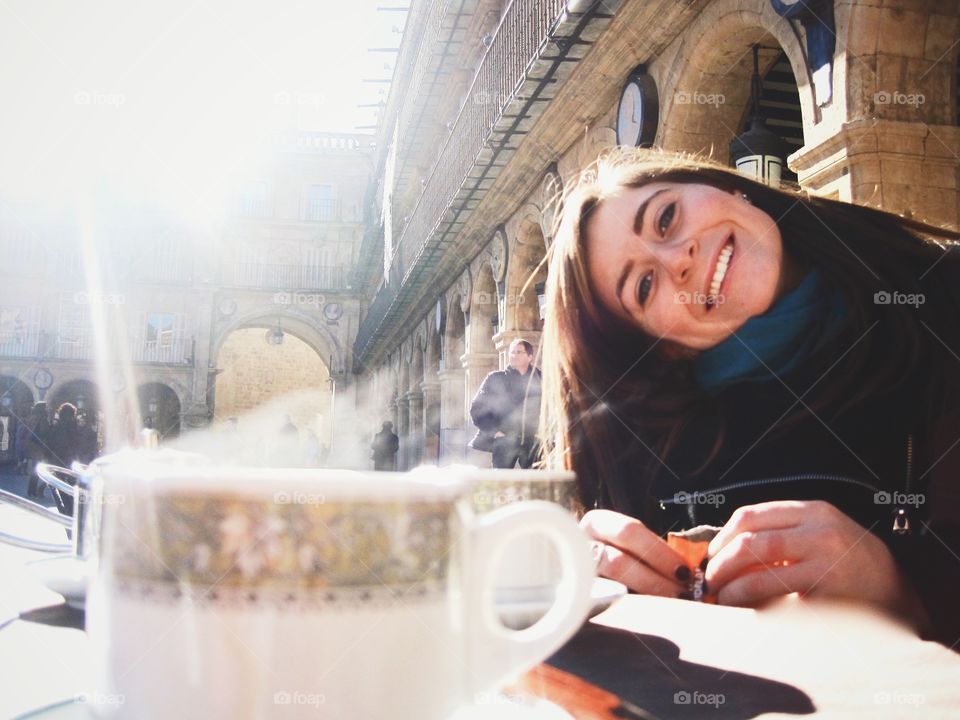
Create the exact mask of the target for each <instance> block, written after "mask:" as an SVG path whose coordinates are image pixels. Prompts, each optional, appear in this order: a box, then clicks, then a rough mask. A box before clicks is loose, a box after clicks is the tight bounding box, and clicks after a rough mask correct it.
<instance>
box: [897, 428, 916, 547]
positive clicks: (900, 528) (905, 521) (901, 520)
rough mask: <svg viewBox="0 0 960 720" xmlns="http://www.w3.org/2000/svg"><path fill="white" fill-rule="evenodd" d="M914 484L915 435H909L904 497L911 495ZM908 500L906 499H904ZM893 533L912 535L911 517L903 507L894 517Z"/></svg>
mask: <svg viewBox="0 0 960 720" xmlns="http://www.w3.org/2000/svg"><path fill="white" fill-rule="evenodd" d="M912 483H913V433H908V434H907V477H906V480H905V482H904V486H903V493H904V496H908V495H909V494H910V485H911V484H912ZM904 499H905V500H906V497H905V498H904ZM893 532H894V534H895V535H909V534H910V516H909V515H908V514H907V509H906V507H904V506H903V505H899V506H898V507H897V512H896V514H895V515H894V516H893Z"/></svg>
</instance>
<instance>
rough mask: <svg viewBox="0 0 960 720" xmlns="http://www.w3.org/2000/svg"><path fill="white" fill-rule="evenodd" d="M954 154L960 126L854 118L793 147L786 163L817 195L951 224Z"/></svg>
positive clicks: (954, 221)
mask: <svg viewBox="0 0 960 720" xmlns="http://www.w3.org/2000/svg"><path fill="white" fill-rule="evenodd" d="M931 137H936V138H937V139H936V140H934V141H933V142H931V140H930V138H931ZM958 152H960V128H956V127H945V126H937V127H936V130H934V129H933V128H932V127H928V126H927V125H925V124H924V123H922V122H899V121H895V120H877V119H869V120H856V121H853V122H848V123H844V124H843V125H842V126H841V127H840V129H839V130H838V131H837V132H836V133H834V134H832V135H831V136H830V137H828V138H826V139H825V140H823V141H822V142H819V143H816V144H813V143H811V144H808V145H806V146H804V147H803V148H802V149H801V150H798V151H797V152H796V153H794V154H793V155H791V157H790V167H791V168H793V170H794V171H795V172H796V173H797V176H798V178H799V180H800V184H801V185H802V186H803V187H804V188H807V189H810V190H813V191H815V192H817V193H819V194H821V195H827V196H834V197H837V198H839V199H840V200H846V201H848V202H855V203H860V204H869V205H874V206H876V207H881V208H883V209H884V210H887V211H890V212H895V213H904V214H906V215H907V217H914V218H918V219H924V220H929V221H931V222H934V223H943V224H946V225H951V226H953V227H957V226H958V224H960V216H958V209H957V208H958V202H957V199H958V196H960V187H958V186H960V183H958V179H957V171H956V168H957V159H956V158H957V153H958Z"/></svg>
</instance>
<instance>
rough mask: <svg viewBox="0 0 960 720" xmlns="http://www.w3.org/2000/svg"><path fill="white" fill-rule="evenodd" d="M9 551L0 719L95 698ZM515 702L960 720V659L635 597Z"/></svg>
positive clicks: (871, 630) (15, 523)
mask: <svg viewBox="0 0 960 720" xmlns="http://www.w3.org/2000/svg"><path fill="white" fill-rule="evenodd" d="M0 527H2V528H3V529H4V530H6V531H8V532H23V533H29V534H30V535H31V536H33V537H41V538H42V539H48V540H50V541H54V542H60V541H62V540H63V532H62V530H60V529H58V528H56V527H53V526H52V525H48V524H46V523H43V522H42V521H35V520H34V519H33V518H31V517H30V516H28V515H26V514H25V513H23V512H21V511H17V510H16V509H14V508H11V507H9V506H5V505H0ZM39 557H43V556H42V555H41V554H38V553H33V552H30V551H26V550H21V549H18V548H13V547H10V546H6V545H0V578H2V580H0V678H2V680H0V687H2V688H3V690H2V692H0V717H3V718H7V717H15V716H17V715H19V714H22V713H25V712H28V711H29V710H32V709H36V708H38V707H43V706H46V705H49V704H51V703H55V702H57V701H61V700H64V699H67V698H71V697H76V696H78V695H80V694H82V693H83V691H84V690H85V688H86V687H87V680H86V678H87V668H86V663H84V662H83V660H84V658H85V657H86V655H87V642H86V636H85V634H84V633H83V632H82V630H80V629H78V628H79V627H80V626H82V613H80V612H78V611H73V610H71V609H69V608H68V607H67V606H65V605H63V603H62V597H61V596H59V595H57V594H56V593H54V592H52V591H50V590H48V589H46V588H44V587H43V586H42V585H40V584H39V582H38V581H37V580H36V579H35V577H34V576H33V575H32V574H31V573H29V572H28V570H27V569H26V568H25V567H24V563H26V562H28V561H29V560H31V559H36V558H39ZM506 692H507V693H508V694H511V695H514V696H516V697H526V698H527V700H528V701H529V698H530V696H531V695H534V696H537V697H543V698H547V699H548V700H550V701H551V702H553V703H555V704H556V705H559V706H561V707H564V708H566V709H567V711H569V712H570V714H571V715H572V716H573V717H576V718H578V719H585V720H595V719H596V720H600V719H604V720H608V719H612V718H621V719H622V718H664V719H666V718H704V717H706V718H712V719H713V718H715V719H716V720H725V719H728V718H729V719H741V718H743V719H746V718H753V717H764V718H786V717H795V716H797V715H807V716H813V717H817V718H821V717H854V718H858V717H862V718H870V719H871V720H873V719H875V718H888V717H889V718H904V717H918V718H920V717H923V718H931V717H934V718H936V717H943V718H955V717H958V716H960V655H958V654H956V653H954V652H952V651H950V650H949V649H947V648H945V647H943V646H941V645H939V644H936V643H930V642H923V641H921V640H919V639H917V638H916V637H914V636H913V635H912V634H911V633H910V632H909V631H907V630H906V629H904V628H902V627H900V626H898V625H897V624H895V623H894V622H892V621H890V620H889V619H887V618H884V617H881V616H879V615H875V614H873V613H870V612H867V611H865V610H863V609H861V608H856V607H852V606H840V605H827V604H823V603H812V602H808V601H800V600H787V601H784V602H782V603H780V604H778V605H776V606H774V607H772V608H768V609H765V610H762V611H755V610H748V609H742V608H728V607H718V606H714V605H704V604H700V603H694V602H688V601H684V600H671V599H664V598H655V597H646V596H639V595H630V596H627V597H624V598H622V599H620V600H618V601H617V602H616V603H615V604H614V605H613V606H612V607H611V608H610V609H608V610H607V611H605V612H603V613H602V614H600V615H598V616H597V617H596V618H594V619H593V620H592V621H590V622H589V623H587V624H585V625H584V627H583V629H582V630H581V631H580V632H579V633H578V634H577V635H576V636H574V638H573V639H572V640H570V642H568V643H567V644H566V645H565V646H564V647H563V648H561V650H560V651H558V652H557V653H556V654H555V655H554V656H553V657H551V658H550V659H549V660H548V661H547V662H546V663H544V664H542V665H540V666H538V667H537V668H535V669H533V670H531V671H530V672H529V673H527V674H526V675H524V676H523V677H522V678H519V679H518V680H517V681H516V682H515V683H514V684H513V685H511V686H510V687H509V688H508V689H507V690H506Z"/></svg>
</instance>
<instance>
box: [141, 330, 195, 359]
mask: <svg viewBox="0 0 960 720" xmlns="http://www.w3.org/2000/svg"><path fill="white" fill-rule="evenodd" d="M130 356H131V360H133V361H134V362H142V363H175V364H178V365H181V364H184V365H185V364H192V363H193V338H188V337H172V338H161V339H159V340H143V339H135V340H133V341H131V347H130Z"/></svg>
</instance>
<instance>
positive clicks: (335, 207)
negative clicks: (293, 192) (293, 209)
mask: <svg viewBox="0 0 960 720" xmlns="http://www.w3.org/2000/svg"><path fill="white" fill-rule="evenodd" d="M341 217H342V215H341V213H340V201H339V200H337V199H332V198H321V199H317V200H302V201H301V202H300V219H301V220H306V221H307V222H339V221H340V219H341Z"/></svg>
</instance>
